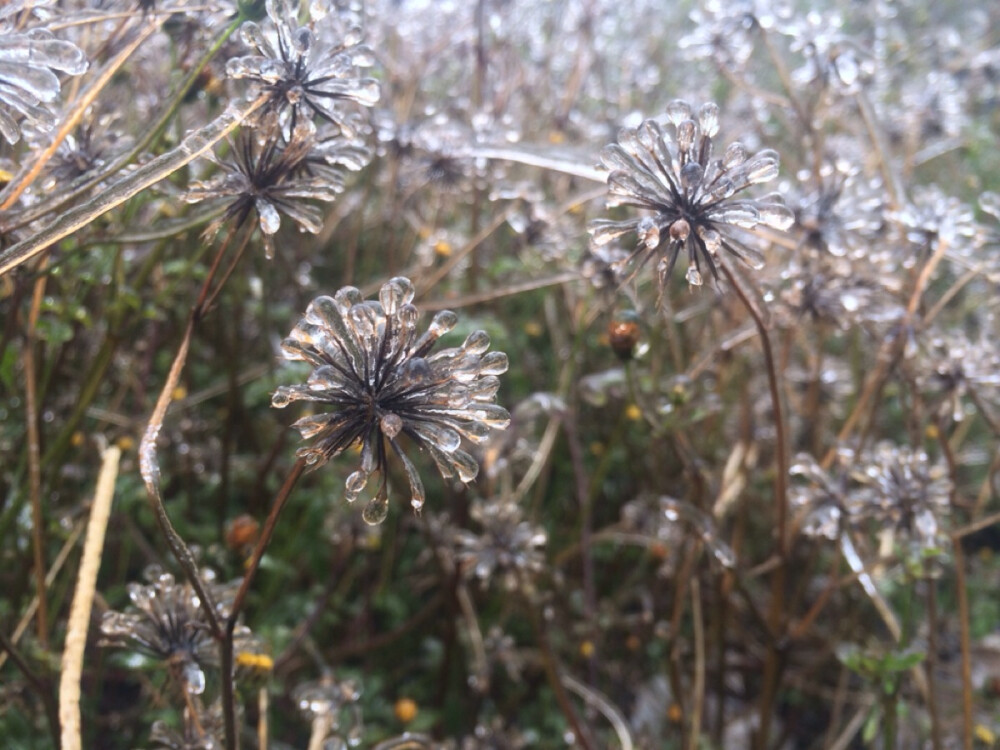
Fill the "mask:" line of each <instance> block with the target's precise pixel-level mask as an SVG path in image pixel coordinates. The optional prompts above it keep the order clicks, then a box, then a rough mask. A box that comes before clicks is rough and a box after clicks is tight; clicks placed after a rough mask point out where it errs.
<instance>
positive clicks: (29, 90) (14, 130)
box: [0, 0, 87, 143]
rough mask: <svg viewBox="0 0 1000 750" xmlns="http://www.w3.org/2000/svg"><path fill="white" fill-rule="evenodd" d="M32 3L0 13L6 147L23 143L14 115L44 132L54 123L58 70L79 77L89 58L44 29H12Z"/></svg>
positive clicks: (1, 117) (20, 1)
mask: <svg viewBox="0 0 1000 750" xmlns="http://www.w3.org/2000/svg"><path fill="white" fill-rule="evenodd" d="M26 5H27V6H28V7H30V5H31V3H27V4H26V3H25V2H24V0H15V1H14V2H12V3H9V4H7V5H6V7H4V8H0V135H2V136H3V137H4V139H5V140H6V141H7V142H8V143H17V141H18V140H20V138H21V131H20V128H19V126H18V116H19V115H20V116H21V117H23V118H24V119H26V120H29V121H30V122H32V123H33V124H34V125H35V126H36V127H38V128H39V129H42V130H47V129H49V128H51V127H52V121H53V119H54V118H55V115H54V113H53V112H52V110H51V109H50V108H49V105H51V104H52V103H53V102H55V100H56V99H57V98H58V96H59V89H60V84H59V77H58V76H57V75H56V71H59V72H62V73H66V74H68V75H80V74H81V73H83V72H84V71H85V70H87V58H86V57H85V56H84V54H83V52H82V51H81V50H80V48H79V47H77V46H76V45H75V44H73V43H72V42H67V41H64V40H61V39H56V38H55V37H54V36H53V35H52V33H51V32H49V31H48V30H46V29H41V28H36V29H30V30H28V31H24V32H22V31H18V30H15V29H14V28H13V27H12V24H13V22H14V21H16V19H17V17H18V15H19V14H20V13H21V12H22V11H23V10H24V9H25V7H26Z"/></svg>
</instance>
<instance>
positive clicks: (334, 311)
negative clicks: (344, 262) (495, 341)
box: [272, 277, 510, 524]
mask: <svg viewBox="0 0 1000 750" xmlns="http://www.w3.org/2000/svg"><path fill="white" fill-rule="evenodd" d="M413 297H414V289H413V285H412V284H411V283H410V281H409V279H405V278H402V277H397V278H394V279H390V280H389V281H388V282H387V283H386V284H385V285H383V287H382V289H381V291H380V292H379V298H378V300H377V301H376V300H365V299H364V298H363V296H362V295H361V292H360V291H358V290H357V289H355V288H354V287H344V288H343V289H341V290H340V291H338V292H337V293H336V294H335V295H334V296H333V297H326V296H324V297H318V298H316V299H315V300H313V301H312V303H311V304H310V305H309V308H308V309H307V310H306V314H305V316H304V317H303V318H302V319H301V320H300V321H299V323H298V324H297V325H296V326H295V328H294V329H293V330H292V332H291V334H290V335H289V337H288V338H287V339H285V340H284V342H283V343H282V349H283V352H284V356H285V358H286V359H289V360H301V361H305V362H308V363H309V364H310V365H311V366H312V368H313V370H312V373H311V374H310V376H309V378H308V380H307V381H306V382H305V383H304V384H301V385H292V386H282V387H280V388H278V390H277V391H276V392H275V394H274V396H273V398H272V404H273V405H274V406H276V407H279V408H280V407H284V406H287V405H288V404H289V403H291V402H292V401H315V402H317V403H319V404H324V405H325V408H326V409H327V410H326V411H323V412H322V413H319V414H315V415H311V416H307V417H303V418H302V419H300V420H298V421H297V422H296V423H295V427H296V428H297V429H298V430H299V432H300V433H301V434H302V437H303V438H304V439H306V440H312V441H313V442H311V443H310V444H308V445H305V446H303V447H302V448H300V449H299V456H300V457H302V458H304V459H305V460H306V461H307V462H308V463H309V464H311V465H319V464H321V463H323V462H325V461H327V460H328V459H330V458H331V457H333V456H336V455H338V454H339V453H342V452H343V451H345V450H347V449H348V448H350V447H352V446H357V445H360V446H361V463H360V465H359V466H358V468H357V469H356V470H355V471H354V472H353V473H352V474H351V475H350V476H348V477H347V481H346V483H345V486H346V498H347V500H348V501H349V502H353V501H354V500H356V499H357V498H358V496H359V495H360V494H361V492H362V491H363V490H364V489H365V488H366V486H368V484H369V482H370V480H372V479H373V478H375V477H377V478H378V480H379V482H378V487H377V489H376V490H375V492H374V494H373V495H372V496H371V498H370V499H369V501H368V503H367V505H366V507H365V509H364V512H363V518H364V519H365V521H367V522H368V523H371V524H376V523H380V522H381V521H383V520H384V519H385V517H386V514H387V513H388V489H387V481H386V479H387V478H386V461H387V459H388V456H389V454H390V452H391V453H392V454H395V455H396V456H397V457H398V458H399V461H400V462H401V463H402V465H403V469H404V470H405V472H406V476H407V479H408V480H409V484H410V492H411V498H410V502H411V504H412V505H413V508H414V509H415V510H419V509H420V508H422V507H423V505H424V501H425V492H424V486H423V483H422V481H421V479H420V475H419V474H418V472H417V469H416V466H415V465H414V464H413V462H412V461H411V460H410V458H409V457H408V456H407V455H406V453H405V451H404V446H405V442H404V440H403V436H405V438H406V439H407V440H409V442H410V443H412V444H414V445H417V446H419V447H420V448H422V449H423V450H425V451H426V452H427V453H429V454H430V455H431V457H432V458H433V459H434V462H435V463H436V464H437V467H438V469H439V471H440V472H441V474H442V476H444V477H446V478H457V479H459V480H460V481H462V482H469V481H471V480H473V479H475V477H476V474H478V472H479V464H478V463H477V461H476V459H475V458H473V457H472V456H471V455H470V454H469V453H467V452H466V451H464V450H462V448H461V445H462V439H463V438H465V439H466V440H468V441H470V442H472V443H481V442H483V441H484V440H486V439H487V438H488V437H489V434H490V431H491V430H493V429H504V428H506V427H507V425H508V424H509V423H510V415H509V414H508V413H507V410H506V409H504V408H503V407H501V406H498V405H497V404H496V403H494V400H495V398H496V393H497V389H498V388H499V386H500V381H499V379H498V378H497V376H498V375H500V374H502V373H504V372H506V370H507V355H506V354H504V353H503V352H491V351H488V350H489V346H490V339H489V336H487V334H486V333H485V332H484V331H473V332H472V333H470V334H469V335H468V336H467V337H466V339H465V341H464V342H463V343H462V344H461V346H457V347H451V348H447V349H441V350H440V351H437V352H432V349H433V348H434V345H435V344H436V342H437V340H438V339H439V338H440V337H441V336H443V335H445V334H447V333H448V332H449V331H451V330H452V329H453V328H454V327H455V325H456V323H457V322H458V318H457V316H456V315H455V313H453V312H451V311H450V310H444V311H441V312H439V313H437V314H436V315H435V316H434V318H433V320H432V321H431V324H430V326H429V327H428V329H427V330H426V331H425V332H424V333H422V334H418V332H417V318H418V312H417V308H416V307H414V306H413V304H412V301H413Z"/></svg>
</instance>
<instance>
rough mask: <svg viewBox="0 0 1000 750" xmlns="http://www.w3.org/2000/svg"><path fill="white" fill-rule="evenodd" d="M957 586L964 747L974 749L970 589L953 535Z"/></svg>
mask: <svg viewBox="0 0 1000 750" xmlns="http://www.w3.org/2000/svg"><path fill="white" fill-rule="evenodd" d="M951 545H952V549H953V553H954V555H955V587H956V588H957V589H958V620H959V637H960V642H961V648H962V748H963V750H972V737H973V733H972V644H971V640H970V635H969V591H968V588H967V585H966V581H965V553H964V552H963V550H962V540H961V538H960V537H957V536H952V538H951Z"/></svg>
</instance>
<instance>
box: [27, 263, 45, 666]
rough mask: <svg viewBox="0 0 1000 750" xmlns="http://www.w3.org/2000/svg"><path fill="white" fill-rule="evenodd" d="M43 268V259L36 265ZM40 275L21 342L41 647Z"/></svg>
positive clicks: (42, 289)
mask: <svg viewBox="0 0 1000 750" xmlns="http://www.w3.org/2000/svg"><path fill="white" fill-rule="evenodd" d="M38 265H39V267H40V269H41V270H44V268H45V265H46V261H45V259H44V258H43V259H42V262H41V263H39V264H38ZM46 279H47V276H45V275H44V274H43V275H42V276H40V277H39V278H38V279H36V280H35V286H34V290H33V293H32V296H31V308H30V311H29V313H28V328H27V331H26V333H25V339H26V340H25V345H24V409H25V422H26V430H27V433H28V435H27V437H28V491H29V494H30V496H31V548H32V556H33V560H34V572H35V588H36V589H37V593H38V643H39V645H41V647H42V648H43V649H44V650H46V651H47V650H48V648H49V626H48V622H49V616H48V604H47V602H46V598H45V594H46V591H45V536H44V534H45V530H44V523H45V518H44V514H43V513H42V466H41V448H40V447H39V446H40V443H41V436H40V435H39V429H38V392H37V388H38V383H37V379H36V375H37V372H36V368H35V328H36V325H37V324H38V314H39V311H40V310H41V306H42V297H44V296H45V282H46Z"/></svg>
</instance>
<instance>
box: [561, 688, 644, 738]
mask: <svg viewBox="0 0 1000 750" xmlns="http://www.w3.org/2000/svg"><path fill="white" fill-rule="evenodd" d="M562 681H563V684H564V685H565V686H566V687H567V688H569V689H570V690H572V691H573V692H574V693H576V694H577V695H578V696H580V698H582V699H583V702H584V703H586V704H587V705H588V706H591V707H592V708H596V709H597V710H598V711H600V712H601V714H603V716H604V718H605V719H607V720H608V723H609V724H611V727H612V728H613V729H614V730H615V734H617V735H618V742H619V743H621V746H622V750H632V748H633V747H634V745H633V743H632V734H631V733H630V732H629V728H628V722H626V721H625V717H624V716H622V715H621V712H620V711H619V710H618V709H617V708H616V707H615V705H614V704H613V703H612V702H611V701H609V700H608V699H607V698H605V697H604V696H603V695H601V694H600V693H598V692H597V691H596V690H594V688H592V687H589V686H587V685H584V684H583V683H582V682H580V681H579V680H578V679H576V678H575V677H573V676H572V675H568V674H564V675H563V676H562Z"/></svg>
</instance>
